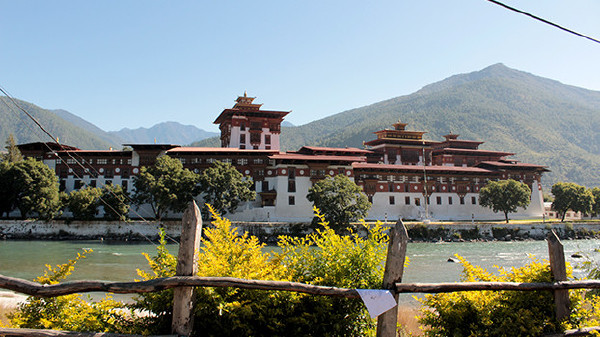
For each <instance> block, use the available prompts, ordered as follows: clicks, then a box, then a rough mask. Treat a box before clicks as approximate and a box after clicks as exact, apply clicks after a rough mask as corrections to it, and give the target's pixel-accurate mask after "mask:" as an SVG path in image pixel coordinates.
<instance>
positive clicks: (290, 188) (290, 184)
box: [288, 180, 296, 192]
mask: <svg viewBox="0 0 600 337" xmlns="http://www.w3.org/2000/svg"><path fill="white" fill-rule="evenodd" d="M288 192H296V181H295V180H288Z"/></svg>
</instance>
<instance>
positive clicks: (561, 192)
mask: <svg viewBox="0 0 600 337" xmlns="http://www.w3.org/2000/svg"><path fill="white" fill-rule="evenodd" d="M552 194H553V195H554V201H553V202H552V209H554V210H555V211H557V212H558V214H560V221H565V215H566V214H567V211H568V210H569V209H570V210H572V211H574V212H581V213H583V214H589V213H591V211H592V206H593V205H594V195H593V194H592V191H591V190H588V189H586V188H585V187H583V186H581V185H577V184H575V183H564V182H558V183H556V184H554V185H552Z"/></svg>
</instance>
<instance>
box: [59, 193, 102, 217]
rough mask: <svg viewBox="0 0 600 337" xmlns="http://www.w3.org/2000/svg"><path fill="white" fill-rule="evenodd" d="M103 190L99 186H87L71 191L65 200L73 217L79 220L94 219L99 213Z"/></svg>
mask: <svg viewBox="0 0 600 337" xmlns="http://www.w3.org/2000/svg"><path fill="white" fill-rule="evenodd" d="M101 196H102V190H101V189H100V188H98V187H86V188H82V189H80V190H78V191H72V192H71V193H69V195H68V197H67V200H66V202H65V204H66V206H67V207H69V210H70V211H71V213H73V218H74V219H78V220H93V219H95V218H96V215H97V214H98V206H100V197H101Z"/></svg>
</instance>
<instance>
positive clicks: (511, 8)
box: [487, 0, 600, 43]
mask: <svg viewBox="0 0 600 337" xmlns="http://www.w3.org/2000/svg"><path fill="white" fill-rule="evenodd" d="M487 1H489V2H491V3H494V4H496V5H498V6H501V7H504V8H506V9H508V10H511V11H513V12H516V13H519V14H523V15H527V16H529V17H530V18H533V19H535V20H538V21H541V22H543V23H545V24H548V25H550V26H553V27H555V28H558V29H560V30H564V31H565V32H567V33H571V34H573V35H577V36H579V37H582V38H584V39H588V40H591V41H593V42H596V43H600V40H596V39H594V38H593V37H589V36H587V35H583V34H581V33H577V32H576V31H574V30H571V29H569V28H565V27H563V26H561V25H559V24H556V23H554V22H552V21H549V20H546V19H544V18H541V17H539V16H537V15H534V14H531V13H528V12H524V11H522V10H520V9H516V8H514V7H511V6H509V5H506V4H504V3H502V2H500V1H496V0H487Z"/></svg>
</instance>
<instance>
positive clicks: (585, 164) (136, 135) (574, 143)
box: [0, 64, 600, 187]
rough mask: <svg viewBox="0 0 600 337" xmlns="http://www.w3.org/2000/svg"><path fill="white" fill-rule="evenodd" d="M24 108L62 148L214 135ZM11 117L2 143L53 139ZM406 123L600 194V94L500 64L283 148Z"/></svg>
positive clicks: (4, 117) (286, 140)
mask: <svg viewBox="0 0 600 337" xmlns="http://www.w3.org/2000/svg"><path fill="white" fill-rule="evenodd" d="M0 99H5V98H2V97H0ZM22 103H23V104H24V105H27V107H26V110H28V111H30V110H29V109H32V110H34V111H35V112H36V113H37V114H38V116H39V117H38V116H36V118H39V119H40V122H41V123H42V125H45V126H47V128H49V129H50V128H52V130H54V131H53V132H52V133H53V134H57V135H58V136H59V137H60V140H61V142H63V143H65V144H69V145H74V146H77V147H81V148H86V149H87V148H89V149H92V148H107V147H108V146H113V147H116V146H120V144H122V143H139V142H142V143H153V142H154V138H156V140H157V142H159V143H176V144H182V145H185V144H189V143H192V142H193V141H197V140H199V139H201V138H202V137H207V134H206V133H202V132H199V131H198V130H199V129H197V128H196V129H197V130H194V128H195V127H190V126H184V125H181V124H178V123H171V122H168V123H161V124H158V125H156V126H154V127H152V128H150V129H144V128H140V129H136V130H129V129H123V130H121V131H116V132H104V131H102V130H101V129H99V128H97V127H96V126H94V125H93V124H91V123H88V122H86V121H85V120H83V119H81V118H79V117H77V116H75V115H72V114H70V113H68V112H66V111H64V110H54V111H49V110H44V109H41V108H39V107H36V106H35V105H33V104H30V103H26V102H22ZM289 108H293V107H289ZM6 110H7V107H6V105H4V104H0V121H1V122H2V124H1V125H0V138H2V139H6V137H7V136H8V134H9V133H11V132H12V133H14V134H15V135H16V138H17V140H18V142H21V143H25V142H30V141H47V138H42V137H41V136H40V135H37V134H35V133H34V132H32V127H31V126H29V127H25V126H24V125H26V123H24V122H23V121H21V119H22V118H21V117H19V118H16V117H15V114H14V113H12V114H9V113H7V111H6ZM30 112H32V113H33V111H30ZM218 113H219V112H218V111H216V112H215V116H216V115H217V114H218ZM42 119H43V120H42ZM399 119H400V120H402V121H403V122H406V123H409V124H408V126H407V129H409V130H419V131H427V132H428V133H427V134H426V135H425V138H426V139H430V140H442V139H443V138H442V135H444V134H447V133H449V132H453V133H457V134H460V135H461V136H460V138H462V139H469V140H477V141H484V142H485V144H483V145H482V146H481V148H483V149H490V150H502V151H510V152H514V153H516V156H514V158H515V159H518V160H520V161H523V162H530V163H535V164H542V165H547V166H548V167H549V169H550V170H551V171H552V172H549V173H547V174H546V175H545V176H544V181H543V183H544V185H545V186H550V185H552V184H553V183H554V182H556V181H572V182H576V183H579V184H583V185H586V186H589V187H593V186H600V133H599V132H598V130H600V92H597V91H591V90H587V89H582V88H578V87H574V86H569V85H564V84H562V83H560V82H557V81H554V80H550V79H546V78H542V77H538V76H535V75H532V74H529V73H526V72H522V71H518V70H514V69H511V68H508V67H506V66H504V65H502V64H496V65H493V66H490V67H488V68H485V69H483V70H481V71H476V72H472V73H469V74H461V75H455V76H452V77H450V78H447V79H445V80H443V81H440V82H437V83H434V84H431V85H428V86H426V87H424V88H422V89H421V90H419V91H417V92H415V93H413V94H410V95H406V96H400V97H396V98H392V99H389V100H386V101H382V102H378V103H374V104H372V105H369V106H365V107H361V108H356V109H352V110H348V111H344V112H341V113H338V114H334V115H331V116H329V117H326V118H323V119H320V120H317V121H314V122H311V123H308V124H305V125H301V126H287V127H284V128H282V137H281V141H282V148H283V150H297V149H299V148H300V147H301V146H303V145H314V146H334V147H345V146H354V147H362V142H363V141H367V140H370V139H373V138H374V135H373V132H374V131H377V130H381V129H384V128H389V127H391V125H392V123H394V122H396V121H398V120H399ZM29 123H30V122H29ZM66 125H68V126H69V127H72V128H74V129H70V128H69V127H67V126H66ZM67 130H73V131H67ZM33 136H35V137H37V138H35V137H33ZM175 136H181V137H182V138H173V137H175ZM184 137H185V138H184ZM194 137H198V138H195V139H194ZM177 140H179V141H177ZM194 145H197V146H219V141H218V138H216V137H213V138H209V139H205V140H203V141H200V142H195V143H194Z"/></svg>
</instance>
